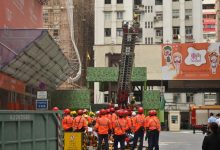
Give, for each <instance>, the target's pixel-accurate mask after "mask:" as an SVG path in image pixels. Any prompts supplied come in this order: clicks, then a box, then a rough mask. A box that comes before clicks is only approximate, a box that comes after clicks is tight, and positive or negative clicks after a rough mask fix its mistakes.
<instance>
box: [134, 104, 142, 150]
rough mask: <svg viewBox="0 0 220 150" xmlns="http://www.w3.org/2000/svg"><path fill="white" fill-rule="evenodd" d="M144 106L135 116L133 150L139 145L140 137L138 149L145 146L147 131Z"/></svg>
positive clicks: (140, 149)
mask: <svg viewBox="0 0 220 150" xmlns="http://www.w3.org/2000/svg"><path fill="white" fill-rule="evenodd" d="M143 113H144V109H143V107H139V108H138V114H137V115H136V116H135V118H134V122H133V124H134V142H133V145H132V148H131V150H134V149H135V147H136V146H137V141H138V139H139V138H140V144H139V147H138V150H142V148H143V140H144V131H145V116H144V114H143Z"/></svg>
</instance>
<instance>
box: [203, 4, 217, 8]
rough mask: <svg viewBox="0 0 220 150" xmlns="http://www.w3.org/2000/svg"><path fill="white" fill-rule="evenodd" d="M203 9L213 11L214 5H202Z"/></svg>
mask: <svg viewBox="0 0 220 150" xmlns="http://www.w3.org/2000/svg"><path fill="white" fill-rule="evenodd" d="M202 8H203V9H215V4H203V5H202Z"/></svg>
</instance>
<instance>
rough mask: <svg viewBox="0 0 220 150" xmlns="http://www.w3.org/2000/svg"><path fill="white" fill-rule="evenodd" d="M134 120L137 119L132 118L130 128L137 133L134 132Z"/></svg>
mask: <svg viewBox="0 0 220 150" xmlns="http://www.w3.org/2000/svg"><path fill="white" fill-rule="evenodd" d="M134 120H135V117H131V127H130V129H131V131H132V132H135V131H134V130H135V124H134Z"/></svg>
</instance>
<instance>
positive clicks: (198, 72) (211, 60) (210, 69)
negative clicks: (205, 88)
mask: <svg viewBox="0 0 220 150" xmlns="http://www.w3.org/2000/svg"><path fill="white" fill-rule="evenodd" d="M162 75H163V79H164V80H220V43H185V44H163V45H162Z"/></svg>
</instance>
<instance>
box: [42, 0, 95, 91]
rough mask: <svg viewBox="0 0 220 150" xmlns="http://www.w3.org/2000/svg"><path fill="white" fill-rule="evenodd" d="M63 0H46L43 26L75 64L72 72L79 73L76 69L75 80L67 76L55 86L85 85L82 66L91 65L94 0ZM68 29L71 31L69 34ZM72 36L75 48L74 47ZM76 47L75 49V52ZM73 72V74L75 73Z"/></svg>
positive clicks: (71, 86) (67, 87)
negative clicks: (76, 78)
mask: <svg viewBox="0 0 220 150" xmlns="http://www.w3.org/2000/svg"><path fill="white" fill-rule="evenodd" d="M67 2H68V1H64V0H50V1H48V3H47V4H46V5H44V7H43V17H44V28H46V29H48V31H49V32H50V34H51V36H52V37H53V38H54V39H55V41H57V43H58V44H59V46H60V48H61V49H62V51H63V53H64V54H65V56H66V57H67V58H68V59H69V60H70V63H71V64H72V66H73V67H74V68H76V73H77V74H79V72H77V71H78V70H80V72H81V73H80V74H81V75H80V76H81V77H80V78H79V80H78V81H74V82H72V81H71V80H68V81H67V82H66V83H64V84H63V85H61V86H60V87H59V89H72V88H78V87H80V86H85V85H86V81H85V76H86V67H87V66H92V65H93V60H92V57H93V51H92V46H93V42H94V36H93V34H94V33H93V31H94V29H93V28H94V26H93V24H94V23H93V22H94V16H93V15H94V13H93V8H94V2H93V1H91V2H90V3H86V1H85V0H77V1H73V2H69V3H68V4H67ZM71 13H72V14H71ZM71 15H72V16H71ZM71 17H72V18H71ZM71 23H72V25H71ZM72 33H74V35H71V34H72ZM73 40H74V42H75V43H76V47H77V49H78V50H76V47H74V44H73ZM76 51H79V54H77V52H76ZM77 55H78V56H79V57H80V61H81V65H79V62H78V61H77V59H78V58H77ZM79 67H80V68H79ZM76 73H75V74H74V75H76V76H77V74H76Z"/></svg>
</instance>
